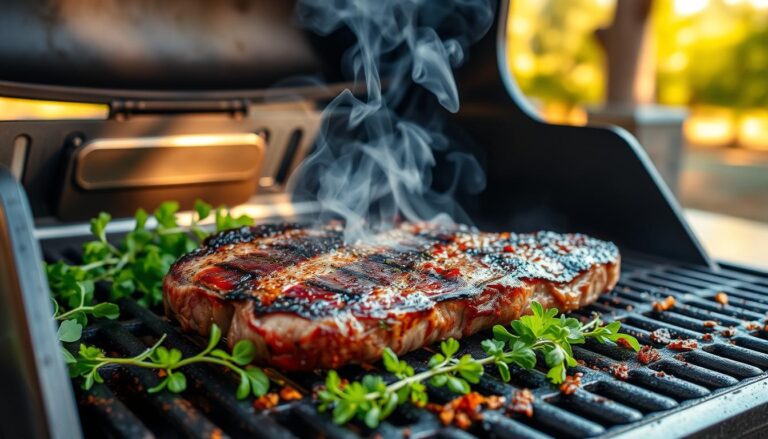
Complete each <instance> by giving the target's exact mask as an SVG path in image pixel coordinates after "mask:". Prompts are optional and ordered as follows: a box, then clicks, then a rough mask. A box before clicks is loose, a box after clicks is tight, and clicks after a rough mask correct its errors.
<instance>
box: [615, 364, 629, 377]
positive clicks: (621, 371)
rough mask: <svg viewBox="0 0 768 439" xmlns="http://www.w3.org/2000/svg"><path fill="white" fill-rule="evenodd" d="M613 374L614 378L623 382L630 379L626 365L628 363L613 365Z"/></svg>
mask: <svg viewBox="0 0 768 439" xmlns="http://www.w3.org/2000/svg"><path fill="white" fill-rule="evenodd" d="M611 373H612V374H613V376H614V377H616V378H617V379H620V380H622V381H626V380H627V379H629V367H628V366H627V365H626V363H618V364H613V365H611Z"/></svg>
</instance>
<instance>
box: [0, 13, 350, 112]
mask: <svg viewBox="0 0 768 439" xmlns="http://www.w3.org/2000/svg"><path fill="white" fill-rule="evenodd" d="M3 11H4V14H3V15H2V17H0V59H2V60H3V62H2V63H0V80H2V81H15V82H17V83H23V84H34V85H53V86H80V87H87V88H89V89H91V90H93V89H98V88H102V89H126V90H131V89H132V90H135V89H143V90H165V91H170V90H189V91H195V90H200V91H211V90H232V89H258V88H266V87H270V86H273V85H274V84H275V83H276V82H278V81H281V80H284V79H285V78H287V77H290V76H294V75H310V74H320V73H323V74H325V75H326V76H331V77H333V76H335V75H338V69H339V66H340V63H339V62H338V59H337V58H335V57H334V56H332V55H331V54H329V53H323V54H322V56H320V55H319V54H318V53H317V49H316V48H315V47H313V42H312V41H311V35H308V34H305V33H304V31H303V30H302V29H301V28H299V27H297V26H294V25H293V21H294V13H293V2H289V1H268V0H267V1H265V0H236V1H235V0H226V1H218V2H214V3H211V2H205V1H193V2H189V1H168V0H166V1H162V2H156V1H139V2H114V3H100V2H88V1H86V2H83V1H59V2H55V3H51V2H49V1H46V0H34V1H26V0H21V1H5V2H3ZM102 99H103V100H105V101H106V102H109V100H108V97H107V96H104V97H103V98H102ZM102 99H99V100H102Z"/></svg>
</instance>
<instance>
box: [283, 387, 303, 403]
mask: <svg viewBox="0 0 768 439" xmlns="http://www.w3.org/2000/svg"><path fill="white" fill-rule="evenodd" d="M280 399H282V400H283V401H295V400H297V399H301V393H299V391H298V390H296V389H294V388H293V387H291V386H284V387H283V388H282V389H280Z"/></svg>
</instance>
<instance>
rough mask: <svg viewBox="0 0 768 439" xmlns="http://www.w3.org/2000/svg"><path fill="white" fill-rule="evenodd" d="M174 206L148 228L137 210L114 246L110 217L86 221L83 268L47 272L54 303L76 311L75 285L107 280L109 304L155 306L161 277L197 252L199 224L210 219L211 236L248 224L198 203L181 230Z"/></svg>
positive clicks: (57, 266)
mask: <svg viewBox="0 0 768 439" xmlns="http://www.w3.org/2000/svg"><path fill="white" fill-rule="evenodd" d="M178 211H179V203H177V202H175V201H166V202H164V203H162V204H161V205H160V207H158V208H157V209H156V210H155V211H154V217H155V219H156V220H157V227H156V228H154V229H148V228H147V221H148V219H149V214H148V213H147V212H146V211H145V210H144V209H139V210H137V211H136V214H135V217H134V218H135V220H136V225H135V227H134V229H133V230H132V231H130V232H128V233H127V234H126V235H125V237H124V238H123V239H122V240H121V241H120V243H118V244H117V245H113V244H112V243H111V242H109V241H108V240H107V233H106V229H107V225H108V224H109V222H110V221H111V220H112V217H111V216H110V215H109V214H108V213H105V212H102V213H100V214H99V216H97V217H96V218H94V219H92V220H91V222H90V227H91V233H92V234H93V236H94V237H95V238H96V239H95V240H93V241H89V242H87V243H85V244H84V245H83V264H82V265H69V264H66V263H65V262H61V261H60V262H57V263H54V264H51V265H48V266H47V267H46V272H47V274H48V283H49V285H50V287H51V292H52V293H53V296H54V298H56V299H58V300H60V301H61V302H62V303H65V304H66V305H67V306H69V307H75V306H78V302H79V287H78V285H77V284H78V282H83V281H89V282H93V283H96V282H99V281H106V282H109V283H110V284H111V287H110V299H111V300H116V299H119V298H121V297H133V298H135V299H136V300H137V302H138V303H139V304H141V305H143V306H148V307H149V306H156V305H158V304H160V303H161V302H162V298H163V289H162V284H163V277H164V276H165V275H166V273H168V270H169V269H170V267H171V265H172V264H173V262H174V261H175V260H176V259H178V258H179V257H180V256H181V255H183V254H185V253H188V252H190V251H192V250H194V249H195V248H197V247H198V246H199V245H200V243H201V242H202V240H203V239H205V238H206V237H207V236H208V232H207V231H206V230H205V229H203V227H202V226H201V225H200V223H201V222H202V221H204V220H206V219H208V218H209V217H210V216H211V214H213V215H214V222H215V226H216V231H221V230H225V229H229V228H234V227H240V226H245V225H252V224H253V219H252V218H250V217H248V216H244V215H243V216H238V217H235V216H233V215H232V213H231V212H230V211H229V210H228V209H227V208H225V207H219V208H217V209H215V210H214V209H213V207H212V206H211V205H210V204H207V203H205V202H203V201H201V200H197V201H196V202H195V205H194V211H195V214H194V215H193V217H192V220H191V224H190V225H189V226H180V225H179V223H178V219H177V217H176V214H177V213H178ZM92 301H93V293H92V292H90V293H89V294H88V295H86V299H85V301H84V305H91V304H92Z"/></svg>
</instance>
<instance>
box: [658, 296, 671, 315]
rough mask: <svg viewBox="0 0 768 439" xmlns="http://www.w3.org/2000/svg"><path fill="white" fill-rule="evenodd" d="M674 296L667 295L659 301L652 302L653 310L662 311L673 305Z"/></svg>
mask: <svg viewBox="0 0 768 439" xmlns="http://www.w3.org/2000/svg"><path fill="white" fill-rule="evenodd" d="M675 303H676V301H675V298H674V297H673V296H667V297H666V298H665V299H664V300H662V301H661V302H655V301H654V302H653V310H654V311H656V312H664V311H667V310H669V309H671V308H674V307H675Z"/></svg>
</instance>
